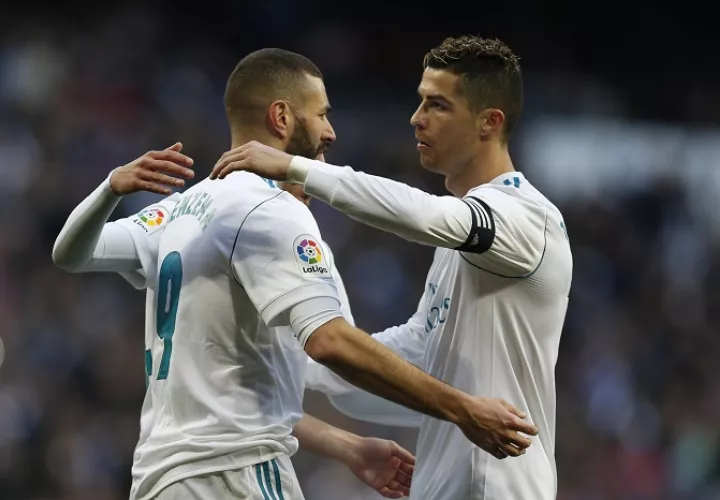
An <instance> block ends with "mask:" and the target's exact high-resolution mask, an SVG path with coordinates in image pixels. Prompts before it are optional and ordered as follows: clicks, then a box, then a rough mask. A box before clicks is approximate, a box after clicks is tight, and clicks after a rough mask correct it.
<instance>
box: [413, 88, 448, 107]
mask: <svg viewBox="0 0 720 500" xmlns="http://www.w3.org/2000/svg"><path fill="white" fill-rule="evenodd" d="M417 93H418V95H419V96H420V98H421V99H427V100H428V101H437V102H440V103H443V104H446V105H450V101H449V100H448V98H447V97H444V96H442V95H440V94H423V93H422V90H421V89H420V88H418V89H417Z"/></svg>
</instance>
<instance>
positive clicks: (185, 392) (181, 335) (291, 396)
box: [124, 173, 346, 499]
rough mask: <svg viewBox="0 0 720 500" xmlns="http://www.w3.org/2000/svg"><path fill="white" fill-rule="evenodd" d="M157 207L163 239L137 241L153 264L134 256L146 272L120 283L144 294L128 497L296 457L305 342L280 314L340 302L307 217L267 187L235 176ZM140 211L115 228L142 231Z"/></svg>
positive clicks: (156, 226) (157, 226)
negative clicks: (309, 302) (141, 392)
mask: <svg viewBox="0 0 720 500" xmlns="http://www.w3.org/2000/svg"><path fill="white" fill-rule="evenodd" d="M168 200H169V201H168ZM173 202H176V204H175V205H174V206H171V205H172V203H173ZM161 204H163V208H165V209H166V211H168V212H169V222H168V221H167V220H166V219H164V218H163V220H162V221H159V223H157V224H153V225H151V229H149V230H150V231H157V232H158V234H159V235H160V238H159V240H157V241H156V240H155V239H153V237H151V238H147V237H146V238H144V240H145V242H144V243H143V245H145V246H146V247H147V248H148V254H149V255H150V254H152V253H153V252H155V253H156V260H155V264H148V265H147V268H146V265H145V264H146V263H145V260H146V259H144V258H142V257H141V261H142V262H143V270H141V271H138V273H136V276H128V275H124V276H125V277H126V279H128V280H130V281H131V283H133V284H135V285H136V286H138V287H141V285H142V284H143V283H142V280H143V279H144V280H145V282H144V286H146V287H147V288H148V293H147V309H146V312H147V314H146V321H147V324H146V348H147V349H148V350H147V351H146V369H147V374H148V392H147V394H146V397H145V402H144V404H143V414H142V417H141V434H140V439H139V441H138V446H137V448H136V451H135V456H134V464H133V487H132V492H131V497H132V498H136V499H145V498H151V497H152V496H154V495H156V494H157V492H158V491H160V490H161V489H162V488H164V487H165V486H167V485H168V484H171V483H172V482H175V481H177V480H180V479H183V478H185V477H190V476H195V475H199V474H205V473H210V472H214V471H221V470H232V469H237V468H242V467H245V466H248V465H252V464H255V463H259V462H263V461H266V460H269V459H271V458H273V457H276V456H278V455H281V454H292V453H294V452H295V451H296V450H297V441H296V440H295V438H294V437H292V436H291V435H290V433H291V430H292V426H293V425H294V423H295V422H297V421H298V420H299V419H300V418H301V417H302V413H303V410H302V394H303V390H304V372H305V364H306V359H307V356H306V354H305V353H304V351H303V345H304V342H305V341H306V340H307V339H306V338H300V339H296V338H294V334H293V331H292V329H290V328H289V327H288V326H287V325H288V324H289V318H288V315H287V312H288V310H289V309H290V308H291V307H293V306H294V305H296V304H298V303H300V302H302V301H304V300H306V299H309V298H313V297H319V296H320V297H322V296H326V297H332V298H335V299H336V300H339V292H338V289H337V286H336V284H335V280H334V277H333V272H332V271H333V263H332V261H331V258H332V257H331V254H330V252H329V250H328V249H327V248H326V247H325V246H324V245H323V243H322V240H321V237H320V232H319V229H318V227H317V224H316V222H315V220H314V218H313V217H312V215H311V213H310V211H309V210H308V209H307V207H306V206H304V205H303V204H302V203H300V202H299V201H297V200H296V199H295V198H293V197H292V195H290V194H289V193H286V192H285V191H282V190H280V189H279V188H278V187H277V186H276V185H275V183H273V182H271V181H265V180H264V179H261V178H260V177H257V176H255V175H252V174H248V173H234V174H232V175H230V176H229V177H228V178H226V179H224V180H222V181H211V180H207V179H206V180H204V181H202V182H200V183H198V184H197V185H196V186H194V187H192V188H191V189H189V190H188V191H186V192H185V193H184V194H183V195H181V196H179V197H178V198H177V199H166V200H163V202H161ZM152 208H153V207H151V209H152ZM160 210H161V211H163V210H162V209H160ZM145 212H147V210H146V211H143V212H141V213H140V214H139V215H138V216H135V217H133V218H131V219H129V220H126V221H124V224H126V225H130V224H135V225H136V226H138V227H139V228H140V229H148V223H147V221H151V220H152V221H157V219H158V217H159V214H157V213H153V214H150V217H148V216H147V215H148V214H145ZM163 215H165V216H166V215H168V214H166V213H165V212H164V211H163ZM142 217H144V219H145V220H140V219H141V218H142ZM138 221H139V222H138ZM140 222H142V224H140ZM160 228H161V229H162V230H160ZM134 234H135V235H136V236H137V237H140V238H141V237H142V233H140V232H138V231H137V230H135V232H134ZM153 242H154V243H153ZM154 244H157V246H156V247H155V249H154V250H153V245H154ZM141 255H142V254H141ZM152 273H155V275H156V276H157V278H151V276H152ZM340 295H342V296H344V291H342V293H341V294H340ZM343 312H344V313H346V311H345V308H343ZM268 325H269V326H268Z"/></svg>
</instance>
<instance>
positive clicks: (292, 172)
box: [287, 156, 311, 185]
mask: <svg viewBox="0 0 720 500" xmlns="http://www.w3.org/2000/svg"><path fill="white" fill-rule="evenodd" d="M310 166H311V163H310V160H308V158H303V157H302V156H293V158H292V160H290V165H289V166H288V169H287V182H289V183H291V184H300V185H304V184H305V181H306V180H307V176H308V173H309V172H310Z"/></svg>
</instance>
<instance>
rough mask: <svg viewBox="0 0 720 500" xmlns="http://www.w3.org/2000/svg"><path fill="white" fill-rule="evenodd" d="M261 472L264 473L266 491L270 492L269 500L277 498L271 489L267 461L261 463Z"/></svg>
mask: <svg viewBox="0 0 720 500" xmlns="http://www.w3.org/2000/svg"><path fill="white" fill-rule="evenodd" d="M262 469H263V473H264V474H265V485H266V486H267V489H268V491H269V492H270V500H278V498H277V496H276V495H275V492H274V491H273V487H272V481H271V480H270V466H269V465H268V462H265V463H264V464H262Z"/></svg>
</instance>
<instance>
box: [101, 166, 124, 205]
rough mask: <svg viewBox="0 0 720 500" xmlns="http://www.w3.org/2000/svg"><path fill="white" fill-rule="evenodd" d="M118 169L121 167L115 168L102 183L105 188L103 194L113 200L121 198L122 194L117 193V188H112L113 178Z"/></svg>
mask: <svg viewBox="0 0 720 500" xmlns="http://www.w3.org/2000/svg"><path fill="white" fill-rule="evenodd" d="M120 168H121V167H117V168H115V169H113V170H112V171H111V172H110V174H109V175H108V176H107V178H106V179H105V182H104V183H103V184H104V187H105V189H104V192H105V193H106V194H108V195H110V196H113V197H115V198H121V197H122V193H121V192H119V191H118V188H117V186H113V177H114V176H115V175H116V174H117V172H118V170H119V169H120Z"/></svg>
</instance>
